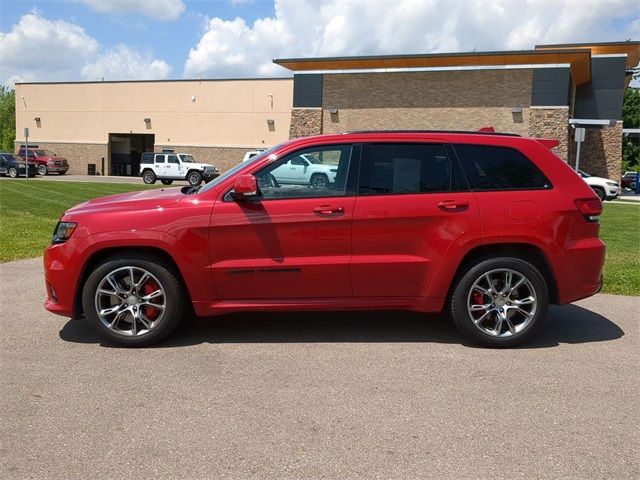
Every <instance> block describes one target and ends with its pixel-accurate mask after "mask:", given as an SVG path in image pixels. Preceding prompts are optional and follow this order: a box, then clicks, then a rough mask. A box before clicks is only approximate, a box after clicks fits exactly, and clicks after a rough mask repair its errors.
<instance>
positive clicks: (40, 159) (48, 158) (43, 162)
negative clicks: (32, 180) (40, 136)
mask: <svg viewBox="0 0 640 480" xmlns="http://www.w3.org/2000/svg"><path fill="white" fill-rule="evenodd" d="M18 155H19V156H21V157H22V158H25V157H26V156H27V155H29V162H33V163H35V164H36V165H37V167H38V174H39V175H49V174H50V173H58V174H60V175H64V174H65V173H67V171H68V170H69V162H67V159H66V158H63V157H58V156H57V155H56V154H55V153H53V152H50V151H49V150H44V149H42V148H40V147H38V145H29V146H28V148H27V149H26V151H25V146H24V145H20V150H19V151H18Z"/></svg>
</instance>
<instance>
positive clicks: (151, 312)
mask: <svg viewBox="0 0 640 480" xmlns="http://www.w3.org/2000/svg"><path fill="white" fill-rule="evenodd" d="M158 288H159V287H158V285H156V282H154V281H153V280H149V281H148V282H147V283H145V284H144V285H143V286H142V292H143V294H144V295H151V294H152V293H153V292H155V291H156V290H158ZM144 315H145V316H146V317H147V318H148V319H149V320H151V321H154V320H155V319H156V318H158V315H160V310H158V309H157V308H153V307H148V306H147V307H144Z"/></svg>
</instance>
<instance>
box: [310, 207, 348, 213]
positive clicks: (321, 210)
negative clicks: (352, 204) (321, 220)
mask: <svg viewBox="0 0 640 480" xmlns="http://www.w3.org/2000/svg"><path fill="white" fill-rule="evenodd" d="M313 211H314V212H315V213H317V214H319V215H335V214H337V213H344V207H336V206H333V205H320V206H319V207H316V208H314V209H313Z"/></svg>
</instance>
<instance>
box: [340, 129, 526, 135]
mask: <svg viewBox="0 0 640 480" xmlns="http://www.w3.org/2000/svg"><path fill="white" fill-rule="evenodd" d="M344 133H460V134H473V135H500V136H505V137H520V136H521V135H519V134H517V133H505V132H490V131H485V130H407V129H400V130H352V131H348V132H344Z"/></svg>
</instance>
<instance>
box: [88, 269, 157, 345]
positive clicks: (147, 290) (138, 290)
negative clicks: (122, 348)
mask: <svg viewBox="0 0 640 480" xmlns="http://www.w3.org/2000/svg"><path fill="white" fill-rule="evenodd" d="M166 298H167V297H166V294H165V291H164V288H163V287H162V284H161V283H160V281H159V280H158V279H157V278H156V277H155V276H154V275H153V274H152V273H151V272H149V271H147V270H145V269H143V268H140V267H122V268H118V269H116V270H113V271H112V272H110V273H108V274H107V275H106V276H105V277H104V278H103V279H102V280H101V281H100V283H99V284H98V288H97V290H96V294H95V306H96V312H97V314H98V317H99V318H100V321H101V322H102V323H103V325H104V326H106V327H107V328H108V329H110V330H112V331H113V332H114V333H117V334H118V335H122V336H127V337H131V336H134V337H136V336H141V335H144V334H146V333H148V332H149V331H151V330H153V328H155V327H156V326H157V325H158V324H159V323H160V322H161V321H162V319H163V317H164V313H165V309H166Z"/></svg>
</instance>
